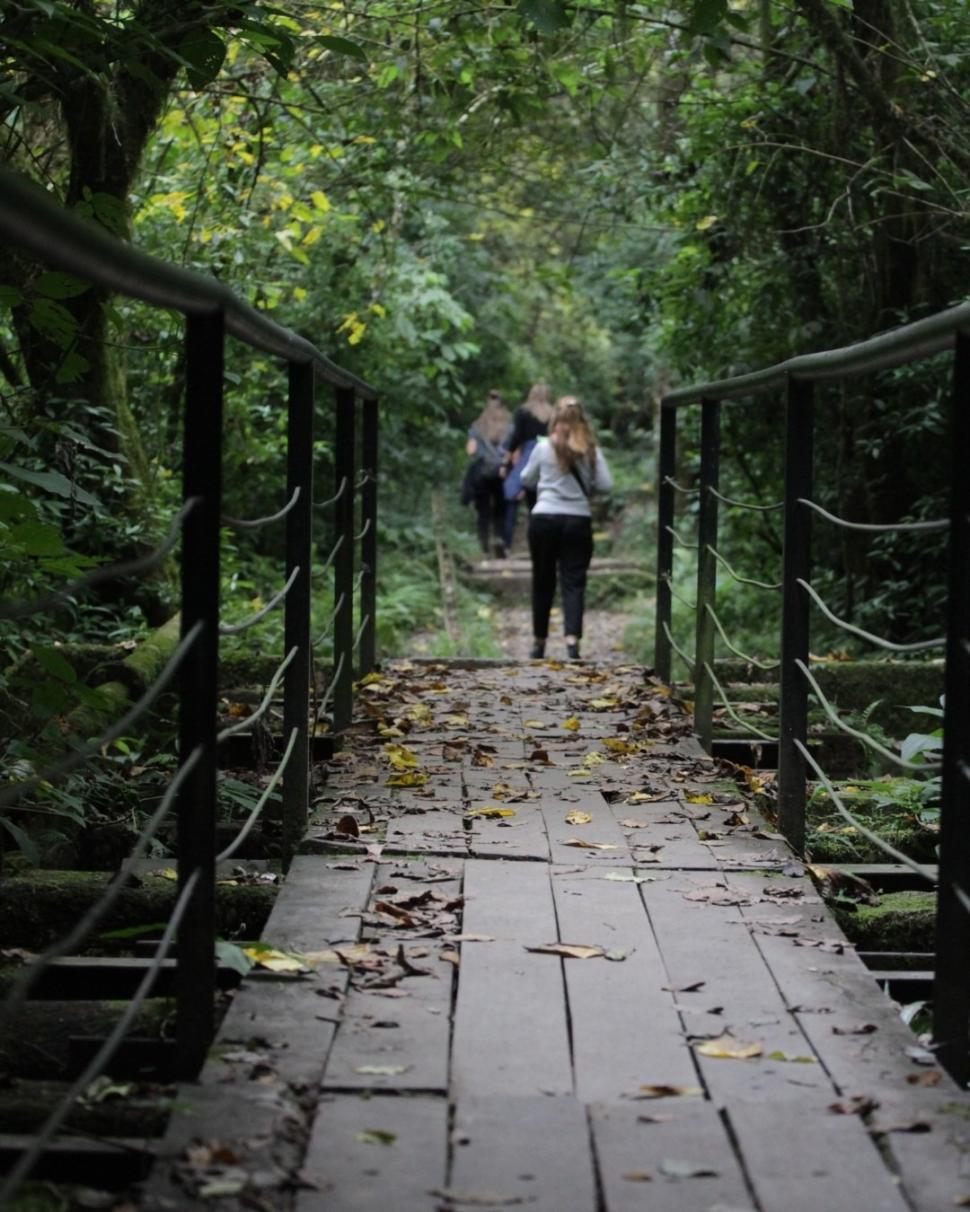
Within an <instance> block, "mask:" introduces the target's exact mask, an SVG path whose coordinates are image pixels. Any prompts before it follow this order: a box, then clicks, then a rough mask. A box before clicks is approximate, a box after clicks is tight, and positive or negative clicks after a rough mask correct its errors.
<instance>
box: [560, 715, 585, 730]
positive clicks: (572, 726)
mask: <svg viewBox="0 0 970 1212" xmlns="http://www.w3.org/2000/svg"><path fill="white" fill-rule="evenodd" d="M562 726H563V728H568V729H569V731H570V732H578V731H579V729H580V727H581V725H580V722H579V717H578V716H575V715H571V716H570V717H569V719H568V720H563V722H562Z"/></svg>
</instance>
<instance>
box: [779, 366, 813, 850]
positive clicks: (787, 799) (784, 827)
mask: <svg viewBox="0 0 970 1212" xmlns="http://www.w3.org/2000/svg"><path fill="white" fill-rule="evenodd" d="M814 414H815V388H814V385H813V384H812V383H809V382H805V381H804V380H799V379H789V380H788V398H787V401H786V404H785V525H784V540H783V560H784V571H783V574H782V575H783V582H784V583H783V586H782V604H781V704H780V721H779V733H778V737H779V741H778V820H779V824H780V825H781V831H782V833H783V834H784V835H785V837H786V838H787V839H788V841H789V843H790V844H791V846H792V848H793V849H794V850H795V851H796V852H798V853H799V854H801V853H802V851H803V850H804V848H805V790H806V775H805V759H804V758H803V757H802V755H801V753H800V752H799V750H798V748H797V746H796V742H797V741H800V742H801V743H802V744H803V745H804V744H805V743H806V742H807V739H808V685H807V683H806V681H805V675H804V674H803V673H802V672H801V670H800V669H799V668H798V666H797V665H796V664H795V662H796V661H802V662H804V663H805V664H806V665H807V664H808V644H809V626H810V617H809V599H808V594H807V593H806V592H805V590H804V589H803V588H802V587H801V585H799V584H798V582H799V580H802V581H805V582H806V583H810V582H811V577H812V524H811V513H810V511H809V510H808V509H807V508H806V507H805V506H804V505H799V503H798V501H799V498H804V499H805V500H810V499H811V497H812V481H813V448H814V434H815V424H814Z"/></svg>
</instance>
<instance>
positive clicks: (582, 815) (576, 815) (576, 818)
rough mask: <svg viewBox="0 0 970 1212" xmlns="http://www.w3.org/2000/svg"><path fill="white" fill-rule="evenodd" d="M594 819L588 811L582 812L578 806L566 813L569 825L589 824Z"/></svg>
mask: <svg viewBox="0 0 970 1212" xmlns="http://www.w3.org/2000/svg"><path fill="white" fill-rule="evenodd" d="M592 819H593V818H592V816H591V815H590V814H589V813H588V812H581V811H580V809H578V808H574V809H573V810H572V812H568V813H567V814H566V824H567V825H588V824H590V822H591V821H592Z"/></svg>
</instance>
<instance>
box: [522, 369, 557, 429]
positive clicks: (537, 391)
mask: <svg viewBox="0 0 970 1212" xmlns="http://www.w3.org/2000/svg"><path fill="white" fill-rule="evenodd" d="M549 394H550V393H549V384H548V383H546V381H545V379H540V380H539V382H538V383H533V384H532V386H531V387H530V388H529V394H528V395H527V396H526V398H525V400H524V402H523V404H522V407H523V408H524V409H525V410H526V412H531V413H532V415H533V416H534V417H535V419H536V420H537V421H542V422H543V424H547V423H548V421H549V418H550V417H551V416H552V404H551V403H550V400H549Z"/></svg>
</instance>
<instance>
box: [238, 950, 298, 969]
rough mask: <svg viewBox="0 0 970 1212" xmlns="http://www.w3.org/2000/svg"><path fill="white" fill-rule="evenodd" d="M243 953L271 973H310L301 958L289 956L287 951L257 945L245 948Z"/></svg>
mask: <svg viewBox="0 0 970 1212" xmlns="http://www.w3.org/2000/svg"><path fill="white" fill-rule="evenodd" d="M243 953H244V954H245V955H248V956H249V958H250V959H251V960H252V961H253V963H255V964H257V965H258V966H259V967H260V968H266V969H267V970H268V971H270V972H307V971H309V969H308V968H307V965H306V962H305V961H304V960H303V958H302V957H301V956H296V955H289V954H288V953H287V952H286V951H278V950H277V949H276V947H264V946H261V945H260V944H259V943H255V944H254V945H253V946H252V947H243Z"/></svg>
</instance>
